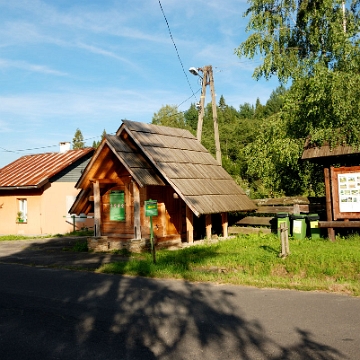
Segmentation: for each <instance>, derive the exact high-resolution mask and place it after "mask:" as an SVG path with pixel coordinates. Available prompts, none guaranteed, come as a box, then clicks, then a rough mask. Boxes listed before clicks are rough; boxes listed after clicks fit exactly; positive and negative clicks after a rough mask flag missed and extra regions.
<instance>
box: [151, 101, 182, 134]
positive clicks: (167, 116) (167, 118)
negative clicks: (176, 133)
mask: <svg viewBox="0 0 360 360" xmlns="http://www.w3.org/2000/svg"><path fill="white" fill-rule="evenodd" d="M152 124H155V125H163V126H170V127H176V128H181V129H185V128H187V126H186V123H185V118H184V113H182V112H181V111H179V110H178V107H177V106H171V105H165V106H163V107H161V109H160V110H159V111H158V112H157V113H155V114H154V116H153V118H152Z"/></svg>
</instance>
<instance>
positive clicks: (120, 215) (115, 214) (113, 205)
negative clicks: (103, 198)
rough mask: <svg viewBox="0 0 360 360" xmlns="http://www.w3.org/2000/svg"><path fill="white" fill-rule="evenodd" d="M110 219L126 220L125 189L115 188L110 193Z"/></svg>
mask: <svg viewBox="0 0 360 360" xmlns="http://www.w3.org/2000/svg"><path fill="white" fill-rule="evenodd" d="M110 220H112V221H124V220H125V194H124V191H120V190H114V191H111V193H110Z"/></svg>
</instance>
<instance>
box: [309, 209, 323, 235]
mask: <svg viewBox="0 0 360 360" xmlns="http://www.w3.org/2000/svg"><path fill="white" fill-rule="evenodd" d="M307 219H308V225H309V237H310V238H311V239H320V228H319V220H320V216H319V215H318V214H309V215H308V216H307Z"/></svg>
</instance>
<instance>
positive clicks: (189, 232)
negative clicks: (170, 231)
mask: <svg viewBox="0 0 360 360" xmlns="http://www.w3.org/2000/svg"><path fill="white" fill-rule="evenodd" d="M193 216H194V214H193V212H192V211H191V210H190V208H189V207H188V206H186V241H187V242H188V243H190V244H192V243H193V242H194V224H193Z"/></svg>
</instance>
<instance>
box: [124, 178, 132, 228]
mask: <svg viewBox="0 0 360 360" xmlns="http://www.w3.org/2000/svg"><path fill="white" fill-rule="evenodd" d="M131 216H132V214H131V191H130V183H126V184H125V219H126V220H125V221H126V224H131Z"/></svg>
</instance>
